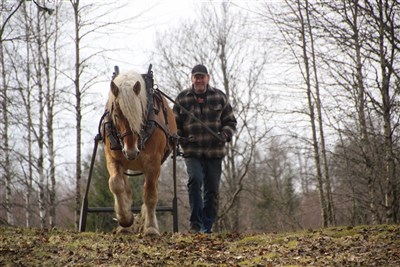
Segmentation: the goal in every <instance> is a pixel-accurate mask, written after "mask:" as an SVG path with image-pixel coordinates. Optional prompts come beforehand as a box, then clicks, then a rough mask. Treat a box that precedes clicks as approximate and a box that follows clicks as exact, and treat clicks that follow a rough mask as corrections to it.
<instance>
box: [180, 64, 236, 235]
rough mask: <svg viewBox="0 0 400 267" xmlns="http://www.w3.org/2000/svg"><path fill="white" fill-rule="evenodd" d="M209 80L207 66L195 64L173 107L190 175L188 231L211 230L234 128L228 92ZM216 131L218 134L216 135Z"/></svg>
mask: <svg viewBox="0 0 400 267" xmlns="http://www.w3.org/2000/svg"><path fill="white" fill-rule="evenodd" d="M209 80H210V75H209V74H208V71H207V68H206V67H205V66H203V65H196V66H195V67H194V68H193V69H192V75H191V81H192V86H191V87H190V88H188V89H186V90H184V91H182V92H180V93H179V95H178V96H177V98H176V100H175V101H176V103H175V105H174V107H173V111H174V114H175V119H176V122H177V126H178V135H179V136H180V137H181V138H182V140H184V141H182V142H180V144H181V147H182V149H183V157H184V159H185V164H186V171H187V173H188V176H189V180H188V185H187V186H188V193H189V203H190V208H191V215H190V232H191V233H197V232H205V233H211V232H212V226H213V224H214V221H215V218H216V216H217V198H218V193H219V184H220V180H221V171H222V170H221V165H222V159H223V157H224V156H225V153H226V149H225V142H230V141H231V139H232V136H233V134H234V133H235V131H236V118H235V116H234V114H233V111H232V106H231V105H230V104H229V101H228V98H227V96H226V95H225V94H224V93H223V92H222V91H221V90H219V89H216V88H214V87H211V86H210V85H209V84H208V83H209ZM188 113H190V114H188ZM193 116H194V117H195V118H194V117H193ZM196 118H197V119H196ZM198 120H200V121H201V122H203V124H204V125H206V126H207V127H205V126H204V125H203V124H202V123H201V122H199V121H198ZM207 128H208V129H207ZM210 130H211V131H213V132H214V134H213V133H211V131H210ZM217 134H218V136H217V137H219V138H217V137H215V135H217Z"/></svg>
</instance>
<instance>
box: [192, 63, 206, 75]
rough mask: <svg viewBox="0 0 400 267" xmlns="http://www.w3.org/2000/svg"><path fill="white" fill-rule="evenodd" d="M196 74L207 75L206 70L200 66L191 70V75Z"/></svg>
mask: <svg viewBox="0 0 400 267" xmlns="http://www.w3.org/2000/svg"><path fill="white" fill-rule="evenodd" d="M197 74H202V75H208V71H207V68H206V67H205V66H204V65H201V64H199V65H196V66H194V67H193V69H192V75H197Z"/></svg>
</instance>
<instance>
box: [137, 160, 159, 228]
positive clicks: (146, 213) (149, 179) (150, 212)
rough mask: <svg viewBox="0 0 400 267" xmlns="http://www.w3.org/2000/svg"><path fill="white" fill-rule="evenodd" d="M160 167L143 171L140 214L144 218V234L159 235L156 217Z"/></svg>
mask: <svg viewBox="0 0 400 267" xmlns="http://www.w3.org/2000/svg"><path fill="white" fill-rule="evenodd" d="M159 175H160V168H159V167H158V168H153V169H151V170H148V171H147V172H146V173H145V184H144V187H143V205H142V210H141V216H142V218H144V229H143V230H144V234H145V235H160V232H159V230H158V222H157V217H156V207H157V202H158V177H159Z"/></svg>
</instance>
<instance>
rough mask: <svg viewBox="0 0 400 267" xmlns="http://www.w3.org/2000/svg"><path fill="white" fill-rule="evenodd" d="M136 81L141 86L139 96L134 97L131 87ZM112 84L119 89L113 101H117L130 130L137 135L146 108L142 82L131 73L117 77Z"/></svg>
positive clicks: (144, 90) (138, 76)
mask: <svg viewBox="0 0 400 267" xmlns="http://www.w3.org/2000/svg"><path fill="white" fill-rule="evenodd" d="M137 81H139V82H140V85H141V90H140V92H139V95H136V93H135V92H134V90H133V86H134V85H135V83H136V82H137ZM114 83H115V84H116V85H117V86H118V89H119V92H118V96H117V98H116V99H115V100H116V101H118V103H119V106H120V108H121V111H122V113H123V114H124V116H125V117H126V118H127V120H128V121H129V123H130V127H131V130H132V131H133V132H135V133H139V132H140V129H141V126H142V124H143V122H144V119H145V118H144V117H143V115H144V114H143V112H145V111H146V107H147V96H146V87H145V83H144V80H143V78H142V76H141V75H140V74H138V73H136V72H133V71H131V72H127V73H122V74H120V75H118V76H117V77H116V78H115V79H114ZM110 94H112V93H110ZM110 97H111V96H110Z"/></svg>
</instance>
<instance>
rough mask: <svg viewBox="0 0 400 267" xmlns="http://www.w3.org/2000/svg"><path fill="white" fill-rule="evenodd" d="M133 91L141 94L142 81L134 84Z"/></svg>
mask: <svg viewBox="0 0 400 267" xmlns="http://www.w3.org/2000/svg"><path fill="white" fill-rule="evenodd" d="M133 91H134V92H135V94H136V95H139V93H140V82H136V83H135V85H134V86H133Z"/></svg>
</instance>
